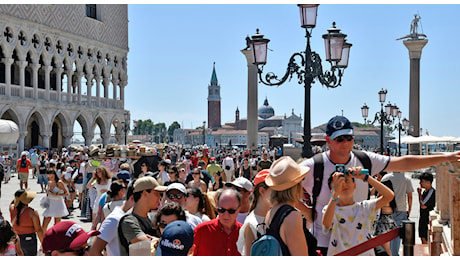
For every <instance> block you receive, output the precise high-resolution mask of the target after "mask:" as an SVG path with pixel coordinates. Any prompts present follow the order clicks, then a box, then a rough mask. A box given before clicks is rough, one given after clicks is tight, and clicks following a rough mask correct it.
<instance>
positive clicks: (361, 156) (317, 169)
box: [311, 150, 372, 219]
mask: <svg viewBox="0 0 460 260" xmlns="http://www.w3.org/2000/svg"><path fill="white" fill-rule="evenodd" d="M352 153H353V154H354V155H355V156H356V158H358V160H359V161H360V162H361V164H362V165H363V168H364V169H368V170H369V175H370V176H372V172H371V171H372V162H371V159H370V158H369V156H368V155H367V154H366V153H365V152H363V151H359V150H352ZM313 162H314V168H313V169H314V173H313V175H314V176H313V178H314V181H313V192H312V193H313V194H312V197H313V198H312V209H313V210H312V211H311V212H312V219H315V208H316V199H317V198H318V195H319V193H320V192H321V186H322V184H323V176H324V161H323V154H322V153H319V154H315V155H314V156H313Z"/></svg>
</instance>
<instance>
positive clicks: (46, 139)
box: [40, 132, 53, 148]
mask: <svg viewBox="0 0 460 260" xmlns="http://www.w3.org/2000/svg"><path fill="white" fill-rule="evenodd" d="M52 134H53V133H51V132H43V133H41V134H40V135H41V137H42V146H43V147H44V148H49V147H50V138H51V135H52Z"/></svg>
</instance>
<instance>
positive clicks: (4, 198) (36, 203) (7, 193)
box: [0, 170, 91, 248]
mask: <svg viewBox="0 0 460 260" xmlns="http://www.w3.org/2000/svg"><path fill="white" fill-rule="evenodd" d="M28 184H29V189H30V190H31V191H35V192H37V195H36V196H35V198H34V200H33V201H32V202H31V203H30V204H29V206H30V207H32V208H34V209H36V210H38V213H39V215H40V221H41V222H43V217H42V213H43V211H44V209H43V208H41V207H40V199H41V198H42V197H44V196H45V193H40V191H41V187H40V184H37V178H32V170H30V173H29V182H28ZM19 188H20V187H19V179H18V174H17V173H12V177H11V180H10V181H9V182H8V183H6V184H5V183H4V182H3V181H2V188H1V191H2V193H1V198H0V209H1V211H2V213H3V217H4V218H5V219H6V220H8V221H10V222H11V218H10V212H9V205H10V203H11V201H12V200H13V199H14V193H15V192H16V191H17V190H19ZM74 207H78V202H77V201H76V200H75V201H74ZM62 220H71V221H74V222H76V223H78V224H79V225H81V226H82V227H83V229H84V230H86V231H89V230H90V229H91V222H88V221H86V218H85V217H80V209H75V210H73V211H72V216H70V217H69V218H68V219H62ZM52 225H54V219H52V220H51V222H50V224H49V226H48V228H50V227H51V226H52ZM38 243H39V244H40V242H38ZM39 248H40V246H39Z"/></svg>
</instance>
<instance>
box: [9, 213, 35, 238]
mask: <svg viewBox="0 0 460 260" xmlns="http://www.w3.org/2000/svg"><path fill="white" fill-rule="evenodd" d="M33 210H34V209H33V208H31V207H25V208H23V210H22V213H21V214H20V215H19V225H18V224H17V221H16V216H17V214H18V209H17V208H16V207H15V208H14V209H13V211H12V212H11V215H10V217H11V219H12V220H13V221H12V222H13V223H12V224H13V228H14V230H15V231H16V233H17V234H18V235H24V234H31V233H35V227H34V223H33V221H32V217H31V216H30V213H31V211H32V212H33Z"/></svg>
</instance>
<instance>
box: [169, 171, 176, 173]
mask: <svg viewBox="0 0 460 260" xmlns="http://www.w3.org/2000/svg"><path fill="white" fill-rule="evenodd" d="M168 173H170V174H175V173H176V172H173V171H171V172H170V171H168Z"/></svg>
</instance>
